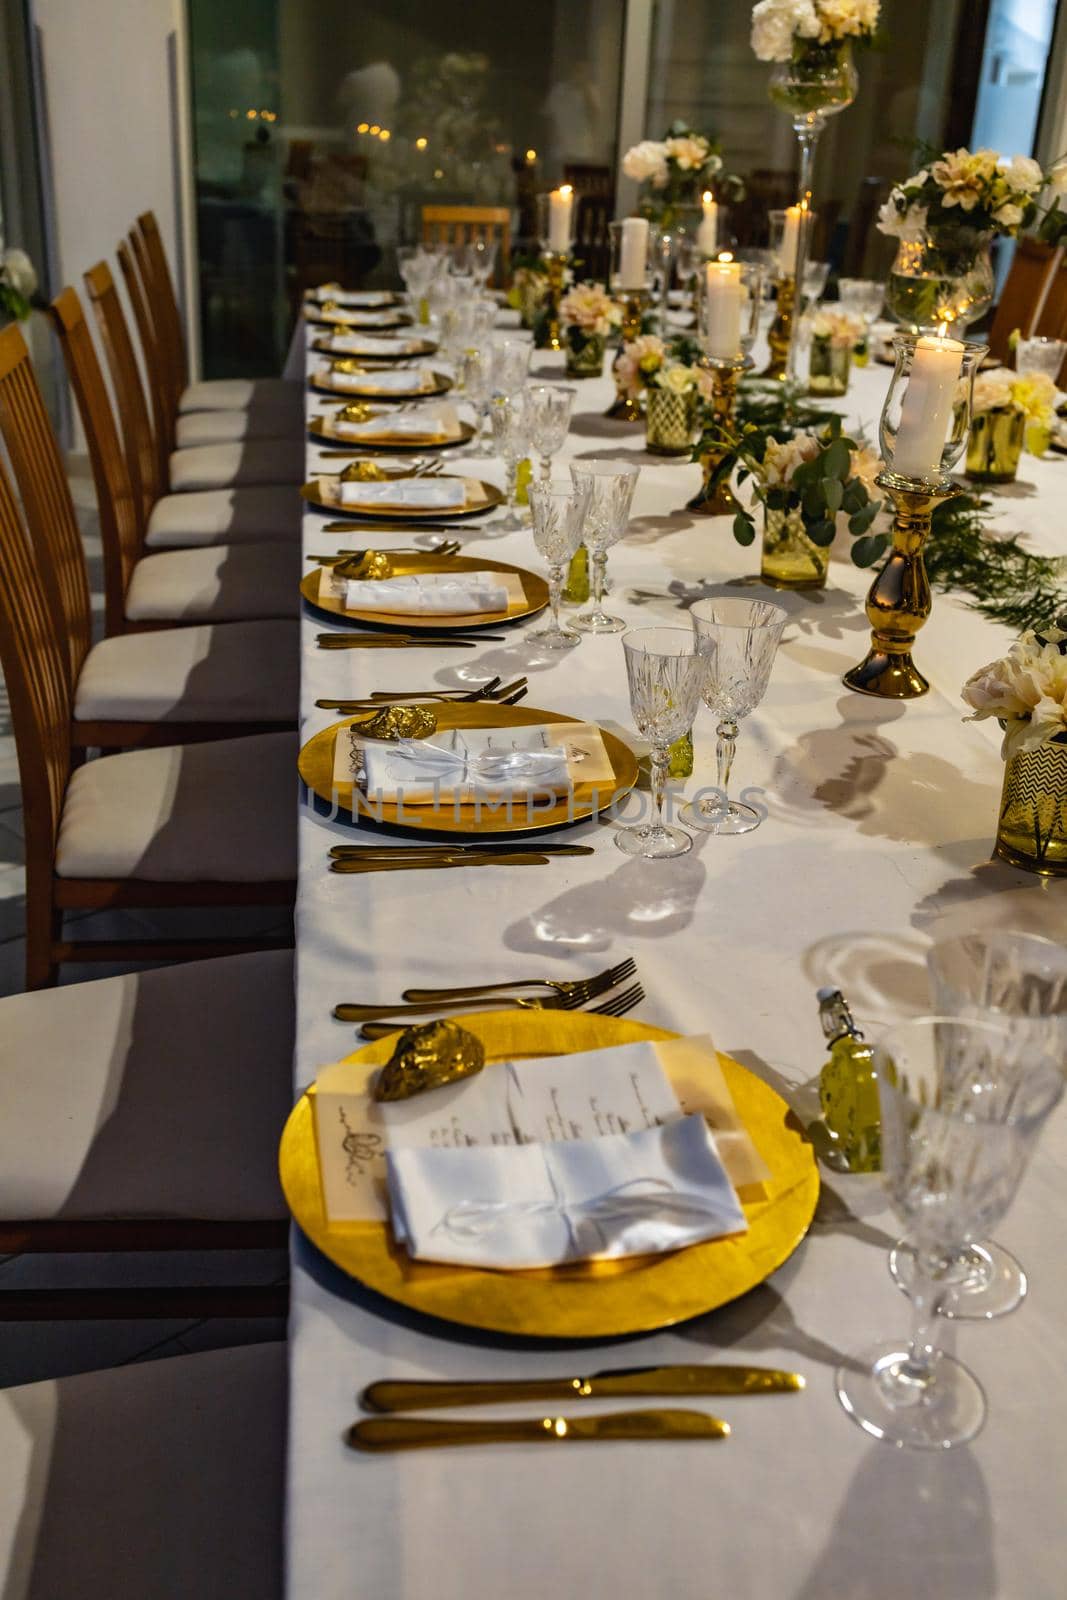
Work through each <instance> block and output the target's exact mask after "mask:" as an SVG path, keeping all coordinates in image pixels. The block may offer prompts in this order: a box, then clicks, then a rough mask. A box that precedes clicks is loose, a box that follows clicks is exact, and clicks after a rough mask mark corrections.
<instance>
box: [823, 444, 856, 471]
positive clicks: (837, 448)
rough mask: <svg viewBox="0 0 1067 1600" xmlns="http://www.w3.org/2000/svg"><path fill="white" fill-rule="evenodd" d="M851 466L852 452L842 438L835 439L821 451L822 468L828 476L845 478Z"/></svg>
mask: <svg viewBox="0 0 1067 1600" xmlns="http://www.w3.org/2000/svg"><path fill="white" fill-rule="evenodd" d="M851 466H852V452H851V451H850V450H849V448H848V445H847V444H846V443H845V441H844V439H835V440H834V441H833V443H832V444H828V445H827V447H826V449H825V450H824V451H823V456H822V470H823V473H824V474H825V476H826V477H828V478H847V477H848V474H849V469H850V467H851Z"/></svg>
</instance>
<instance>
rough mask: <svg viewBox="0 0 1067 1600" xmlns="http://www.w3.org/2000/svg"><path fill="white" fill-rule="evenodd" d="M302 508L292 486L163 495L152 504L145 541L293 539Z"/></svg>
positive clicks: (155, 545) (160, 544)
mask: <svg viewBox="0 0 1067 1600" xmlns="http://www.w3.org/2000/svg"><path fill="white" fill-rule="evenodd" d="M303 509H304V507H303V501H302V500H301V498H300V495H299V494H298V492H297V490H296V487H295V485H293V486H288V485H287V486H285V487H279V486H277V485H259V486H254V487H252V488H247V489H202V490H200V491H199V492H193V493H188V494H165V495H163V496H162V497H161V498H160V499H159V500H157V501H156V503H155V505H154V506H153V507H152V510H151V513H150V515H149V518H148V530H147V532H146V534H145V544H146V545H147V546H148V548H149V549H150V550H152V549H157V550H158V549H162V548H164V547H175V546H189V545H207V544H243V543H244V542H245V541H246V540H255V541H257V542H258V541H262V540H265V539H270V540H286V539H289V540H297V539H299V538H300V521H301V517H302V515H303Z"/></svg>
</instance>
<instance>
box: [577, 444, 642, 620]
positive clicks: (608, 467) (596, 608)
mask: <svg viewBox="0 0 1067 1600" xmlns="http://www.w3.org/2000/svg"><path fill="white" fill-rule="evenodd" d="M640 470H641V469H640V467H638V466H637V465H636V464H635V463H634V462H632V461H606V460H593V461H572V462H571V477H572V478H573V479H574V481H575V483H578V482H579V481H580V480H583V479H584V480H587V481H588V483H589V490H590V492H589V508H588V511H587V512H586V519H585V533H584V536H583V542H584V543H585V545H586V546H587V547H588V550H589V553H590V555H591V556H592V558H593V607H592V610H591V611H583V612H581V613H580V614H579V615H578V616H577V617H576V618H575V619H574V626H575V627H576V628H579V629H580V630H581V632H582V633H621V632H622V630H623V629H624V628H625V627H626V624H625V622H623V620H622V618H621V617H613V616H611V615H610V614H609V613H608V612H607V611H605V610H604V579H605V576H606V573H607V566H608V551H609V550H610V549H611V547H612V545H614V544H618V542H619V540H620V539H621V538H622V537H623V535H624V534H625V532H626V529H627V527H628V525H629V521H630V507H631V505H632V504H633V498H634V489H635V488H636V487H637V478H638V474H639V473H640Z"/></svg>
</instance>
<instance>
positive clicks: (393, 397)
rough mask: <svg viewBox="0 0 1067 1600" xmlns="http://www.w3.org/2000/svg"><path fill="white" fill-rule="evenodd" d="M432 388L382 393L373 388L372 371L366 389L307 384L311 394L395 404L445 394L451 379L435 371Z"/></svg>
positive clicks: (369, 373) (316, 382) (434, 397)
mask: <svg viewBox="0 0 1067 1600" xmlns="http://www.w3.org/2000/svg"><path fill="white" fill-rule="evenodd" d="M433 378H434V385H433V388H432V389H394V390H393V391H392V392H391V393H390V394H382V393H381V392H380V391H379V390H377V389H375V388H374V373H373V372H368V374H367V382H368V384H369V385H370V387H369V388H366V389H352V388H347V389H345V388H336V387H335V386H334V385H333V384H327V383H319V382H318V381H314V382H311V383H309V384H308V388H309V389H310V390H311V392H312V394H328V395H333V396H335V397H336V398H337V399H338V400H373V401H374V403H375V405H395V404H397V403H398V402H400V401H407V400H436V399H437V398H438V396H440V395H443V394H447V393H448V391H449V389H451V387H452V379H451V378H446V377H445V375H444V373H443V372H435V373H434V375H433Z"/></svg>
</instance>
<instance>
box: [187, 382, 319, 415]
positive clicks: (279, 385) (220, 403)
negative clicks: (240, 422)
mask: <svg viewBox="0 0 1067 1600" xmlns="http://www.w3.org/2000/svg"><path fill="white" fill-rule="evenodd" d="M303 404H304V386H303V384H301V383H298V382H296V381H295V380H294V379H292V378H205V379H202V380H201V381H200V382H199V383H191V384H190V385H189V387H188V388H187V389H184V390H183V391H182V396H181V399H180V400H179V402H178V410H179V411H183V412H184V411H247V410H249V408H252V409H254V410H259V409H261V408H262V409H265V410H278V409H279V408H283V409H285V408H288V409H289V410H290V411H300V410H301V409H302V407H303Z"/></svg>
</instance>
